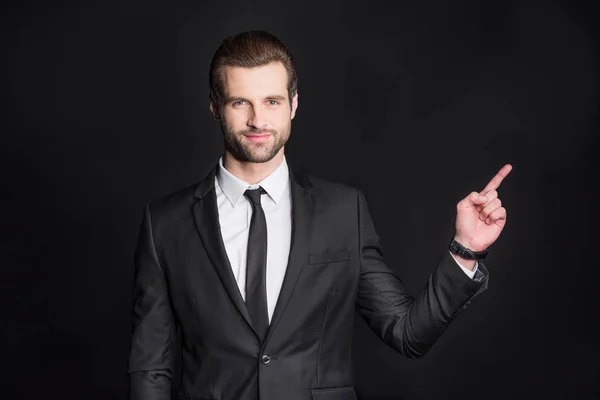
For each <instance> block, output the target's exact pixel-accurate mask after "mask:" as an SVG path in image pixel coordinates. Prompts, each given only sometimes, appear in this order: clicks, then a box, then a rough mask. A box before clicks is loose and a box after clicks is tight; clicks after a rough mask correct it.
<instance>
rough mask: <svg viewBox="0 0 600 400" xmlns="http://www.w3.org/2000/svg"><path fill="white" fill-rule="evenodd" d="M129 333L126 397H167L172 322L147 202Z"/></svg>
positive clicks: (148, 399)
mask: <svg viewBox="0 0 600 400" xmlns="http://www.w3.org/2000/svg"><path fill="white" fill-rule="evenodd" d="M132 322H133V334H132V336H131V342H130V349H129V368H128V371H127V372H128V374H129V384H130V391H129V399H130V400H169V399H170V398H171V371H172V365H171V363H172V361H171V360H172V357H171V352H172V349H171V341H172V338H173V337H174V335H175V326H174V325H175V324H174V320H173V315H172V312H171V307H170V304H169V295H168V291H167V285H166V280H165V276H164V274H163V271H162V269H161V266H160V263H159V261H158V257H157V255H156V249H155V247H154V239H153V234H152V222H151V217H150V208H149V206H148V205H147V206H146V209H145V214H144V221H143V222H142V226H141V228H140V233H139V237H138V243H137V248H136V252H135V269H134V284H133V312H132Z"/></svg>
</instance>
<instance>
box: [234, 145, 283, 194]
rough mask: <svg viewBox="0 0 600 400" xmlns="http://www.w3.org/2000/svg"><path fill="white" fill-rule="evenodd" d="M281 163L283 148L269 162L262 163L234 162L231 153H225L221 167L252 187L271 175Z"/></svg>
mask: <svg viewBox="0 0 600 400" xmlns="http://www.w3.org/2000/svg"><path fill="white" fill-rule="evenodd" d="M282 162H283V148H281V150H280V151H279V153H277V155H275V157H273V158H272V159H271V160H269V161H267V162H264V163H253V162H249V161H246V162H244V161H239V160H236V159H235V158H234V157H233V156H232V155H231V153H229V152H228V151H225V154H224V156H223V166H224V167H225V169H226V170H227V171H229V172H230V173H231V175H233V176H235V177H236V178H239V179H241V180H243V181H244V182H248V183H249V184H251V185H254V184H256V183H258V182H260V181H262V180H263V179H265V178H266V177H267V176H269V175H271V173H272V172H273V171H275V170H276V169H277V168H278V167H279V166H280V165H281V163H282Z"/></svg>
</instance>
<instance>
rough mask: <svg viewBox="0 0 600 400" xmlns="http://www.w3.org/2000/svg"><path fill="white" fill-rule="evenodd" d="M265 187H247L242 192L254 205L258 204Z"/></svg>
mask: <svg viewBox="0 0 600 400" xmlns="http://www.w3.org/2000/svg"><path fill="white" fill-rule="evenodd" d="M265 193H267V192H265V189H263V188H262V187H259V188H258V189H247V190H246V191H245V192H244V196H246V197H247V198H249V199H250V201H251V202H252V203H254V204H256V205H259V206H260V196H261V195H263V194H265Z"/></svg>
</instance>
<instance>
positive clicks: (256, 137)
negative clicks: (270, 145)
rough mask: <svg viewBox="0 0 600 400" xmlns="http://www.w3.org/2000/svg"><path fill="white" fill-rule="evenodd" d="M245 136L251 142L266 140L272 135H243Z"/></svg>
mask: <svg viewBox="0 0 600 400" xmlns="http://www.w3.org/2000/svg"><path fill="white" fill-rule="evenodd" d="M244 136H246V138H247V139H248V140H250V141H251V142H265V141H267V140H268V139H269V138H270V137H271V136H272V135H244Z"/></svg>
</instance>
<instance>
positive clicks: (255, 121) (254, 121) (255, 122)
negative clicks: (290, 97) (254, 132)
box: [248, 108, 269, 130]
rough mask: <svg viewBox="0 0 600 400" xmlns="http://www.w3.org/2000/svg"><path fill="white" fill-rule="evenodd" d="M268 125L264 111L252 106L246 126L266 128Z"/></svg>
mask: <svg viewBox="0 0 600 400" xmlns="http://www.w3.org/2000/svg"><path fill="white" fill-rule="evenodd" d="M268 125H269V124H268V123H267V115H266V111H264V110H261V109H260V108H253V109H252V111H250V116H249V118H248V126H250V127H252V128H255V129H259V130H263V129H267V127H268Z"/></svg>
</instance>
